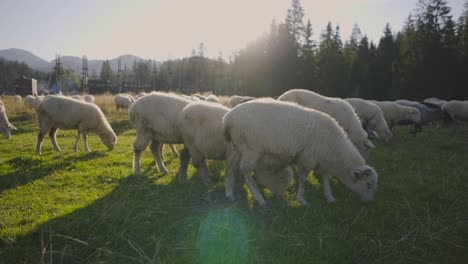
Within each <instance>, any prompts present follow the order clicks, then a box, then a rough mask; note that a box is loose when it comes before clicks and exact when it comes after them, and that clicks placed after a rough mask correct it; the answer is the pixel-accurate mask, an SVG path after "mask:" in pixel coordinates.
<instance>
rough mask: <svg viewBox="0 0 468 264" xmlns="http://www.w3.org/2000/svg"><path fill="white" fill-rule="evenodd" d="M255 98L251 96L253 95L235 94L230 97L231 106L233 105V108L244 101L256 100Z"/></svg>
mask: <svg viewBox="0 0 468 264" xmlns="http://www.w3.org/2000/svg"><path fill="white" fill-rule="evenodd" d="M254 99H255V97H251V96H239V95H233V96H231V98H230V99H229V106H231V108H232V107H235V106H236V105H239V104H242V103H245V102H248V101H251V100H254Z"/></svg>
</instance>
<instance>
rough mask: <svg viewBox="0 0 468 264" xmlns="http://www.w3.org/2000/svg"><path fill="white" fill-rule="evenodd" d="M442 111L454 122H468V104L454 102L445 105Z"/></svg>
mask: <svg viewBox="0 0 468 264" xmlns="http://www.w3.org/2000/svg"><path fill="white" fill-rule="evenodd" d="M442 110H443V111H444V112H446V113H447V114H448V115H450V117H451V118H452V120H454V121H459V122H460V121H461V122H468V102H463V101H457V100H453V101H450V102H448V103H446V104H444V106H442Z"/></svg>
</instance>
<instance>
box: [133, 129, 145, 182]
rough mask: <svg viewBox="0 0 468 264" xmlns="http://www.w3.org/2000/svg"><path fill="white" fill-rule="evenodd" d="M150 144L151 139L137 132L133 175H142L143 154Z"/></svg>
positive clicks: (134, 146) (134, 144)
mask: <svg viewBox="0 0 468 264" xmlns="http://www.w3.org/2000/svg"><path fill="white" fill-rule="evenodd" d="M148 144H149V137H148V136H146V135H144V134H142V133H141V132H140V133H139V132H138V131H137V134H136V138H135V143H133V173H134V174H135V175H140V159H141V152H142V151H143V150H145V148H146V147H147V146H148Z"/></svg>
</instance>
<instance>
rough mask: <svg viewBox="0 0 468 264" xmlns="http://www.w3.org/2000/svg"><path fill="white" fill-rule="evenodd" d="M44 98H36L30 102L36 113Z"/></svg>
mask: <svg viewBox="0 0 468 264" xmlns="http://www.w3.org/2000/svg"><path fill="white" fill-rule="evenodd" d="M44 98H45V97H44V96H42V95H41V96H38V97H34V100H33V101H32V108H33V109H34V110H35V111H36V112H38V111H39V106H40V105H41V103H42V101H44Z"/></svg>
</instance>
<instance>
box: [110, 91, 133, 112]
mask: <svg viewBox="0 0 468 264" xmlns="http://www.w3.org/2000/svg"><path fill="white" fill-rule="evenodd" d="M114 101H115V106H116V108H117V111H119V109H120V108H123V109H128V108H130V106H131V105H132V104H133V102H135V99H134V98H133V97H132V96H131V95H128V94H117V95H115V96H114Z"/></svg>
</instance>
